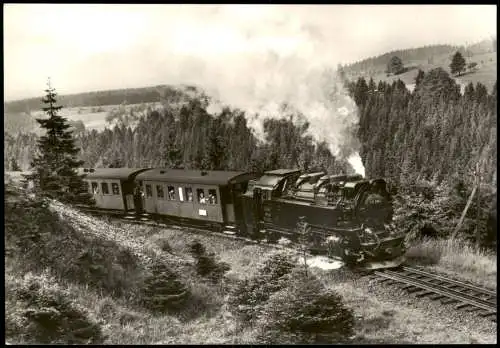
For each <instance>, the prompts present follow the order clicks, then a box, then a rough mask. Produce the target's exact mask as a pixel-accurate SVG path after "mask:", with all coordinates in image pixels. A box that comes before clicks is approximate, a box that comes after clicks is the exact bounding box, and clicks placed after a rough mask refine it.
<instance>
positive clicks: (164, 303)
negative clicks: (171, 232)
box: [142, 261, 190, 313]
mask: <svg viewBox="0 0 500 348" xmlns="http://www.w3.org/2000/svg"><path fill="white" fill-rule="evenodd" d="M189 296H190V292H189V290H188V288H187V287H186V286H185V285H184V284H183V283H182V282H180V281H179V279H178V276H177V274H175V273H174V272H172V271H171V270H170V269H169V268H168V267H167V266H166V265H165V264H164V263H163V262H161V261H156V262H155V263H154V264H153V266H152V267H151V275H150V276H148V277H147V278H146V279H145V281H144V287H143V294H142V302H143V305H144V306H145V307H146V308H148V309H149V310H151V311H152V312H155V313H165V312H168V311H178V310H180V309H182V308H183V307H184V306H185V305H186V302H187V300H188V298H189Z"/></svg>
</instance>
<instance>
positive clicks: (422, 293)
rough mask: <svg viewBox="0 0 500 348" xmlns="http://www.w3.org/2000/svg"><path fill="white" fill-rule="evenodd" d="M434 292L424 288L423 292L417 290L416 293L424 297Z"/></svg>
mask: <svg viewBox="0 0 500 348" xmlns="http://www.w3.org/2000/svg"><path fill="white" fill-rule="evenodd" d="M432 293H433V292H432V291H429V290H423V291H422V292H417V293H416V294H415V296H417V297H424V296H427V295H430V294H432Z"/></svg>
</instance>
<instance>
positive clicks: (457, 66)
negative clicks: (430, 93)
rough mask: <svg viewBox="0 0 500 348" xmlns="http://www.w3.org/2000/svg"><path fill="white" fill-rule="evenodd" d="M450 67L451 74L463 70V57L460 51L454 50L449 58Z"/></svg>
mask: <svg viewBox="0 0 500 348" xmlns="http://www.w3.org/2000/svg"><path fill="white" fill-rule="evenodd" d="M450 69H451V73H452V74H456V73H458V76H460V73H461V72H462V71H464V70H465V59H464V57H463V56H462V54H461V53H460V52H458V51H457V52H456V53H455V54H454V55H453V58H452V59H451V64H450Z"/></svg>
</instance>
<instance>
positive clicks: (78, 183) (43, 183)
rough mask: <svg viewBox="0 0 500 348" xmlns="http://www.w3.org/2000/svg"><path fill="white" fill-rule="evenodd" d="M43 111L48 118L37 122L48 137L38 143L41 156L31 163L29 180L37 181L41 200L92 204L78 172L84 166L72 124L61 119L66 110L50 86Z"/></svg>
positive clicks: (35, 183)
mask: <svg viewBox="0 0 500 348" xmlns="http://www.w3.org/2000/svg"><path fill="white" fill-rule="evenodd" d="M47 86H48V87H47V89H46V90H45V92H46V93H47V94H46V96H45V97H44V98H43V99H42V102H43V103H44V104H45V106H44V107H43V111H44V112H45V113H46V114H47V115H48V116H49V117H48V118H42V119H36V121H37V122H38V123H39V124H40V127H41V128H43V129H45V130H46V134H45V135H44V136H41V137H40V139H39V140H38V154H37V155H35V158H34V159H33V161H32V162H31V167H32V173H31V174H30V175H27V176H26V177H25V178H26V180H28V181H33V184H34V188H35V192H36V193H37V194H39V195H41V196H44V197H48V198H52V199H58V200H60V201H62V202H65V203H92V202H91V196H90V195H89V194H88V193H86V190H85V188H84V182H83V177H82V176H81V175H78V173H77V171H76V169H77V168H78V167H80V166H82V165H83V161H80V160H78V159H77V154H78V152H79V151H80V149H79V148H77V147H76V146H75V143H74V141H75V140H74V138H73V132H72V131H71V130H69V128H70V127H71V125H70V124H69V123H68V120H67V119H66V118H64V117H62V116H59V115H58V112H59V111H60V110H61V109H62V106H58V105H57V101H56V96H57V94H56V92H55V89H54V88H52V87H51V85H50V79H49V81H48V83H47Z"/></svg>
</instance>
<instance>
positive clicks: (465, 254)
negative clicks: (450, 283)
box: [407, 239, 497, 289]
mask: <svg viewBox="0 0 500 348" xmlns="http://www.w3.org/2000/svg"><path fill="white" fill-rule="evenodd" d="M407 259H408V261H409V262H410V263H412V264H418V265H426V266H427V267H428V268H429V269H431V270H435V271H438V272H442V273H446V274H449V275H451V276H454V277H458V278H460V279H463V280H467V281H471V282H473V283H475V284H480V285H483V286H486V287H489V288H494V289H496V284H497V281H496V277H497V258H496V255H494V254H492V253H488V252H485V251H484V250H478V249H477V248H476V247H474V246H472V245H470V244H468V243H466V242H464V241H460V240H456V239H446V240H431V239H424V240H422V241H420V242H416V243H415V244H414V245H413V246H411V247H410V248H409V249H408V252H407Z"/></svg>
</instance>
